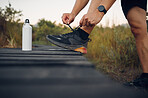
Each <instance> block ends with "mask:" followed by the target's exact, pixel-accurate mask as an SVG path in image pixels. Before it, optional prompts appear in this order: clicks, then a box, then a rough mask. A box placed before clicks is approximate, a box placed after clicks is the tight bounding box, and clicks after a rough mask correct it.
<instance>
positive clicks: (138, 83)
mask: <svg viewBox="0 0 148 98" xmlns="http://www.w3.org/2000/svg"><path fill="white" fill-rule="evenodd" d="M124 85H125V86H129V87H135V88H146V89H147V88H148V78H145V77H142V76H140V77H139V78H137V79H135V80H134V81H131V82H127V83H125V84H124Z"/></svg>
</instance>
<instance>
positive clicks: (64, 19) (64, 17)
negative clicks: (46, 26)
mask: <svg viewBox="0 0 148 98" xmlns="http://www.w3.org/2000/svg"><path fill="white" fill-rule="evenodd" d="M62 21H63V23H64V24H66V16H65V15H63V16H62Z"/></svg>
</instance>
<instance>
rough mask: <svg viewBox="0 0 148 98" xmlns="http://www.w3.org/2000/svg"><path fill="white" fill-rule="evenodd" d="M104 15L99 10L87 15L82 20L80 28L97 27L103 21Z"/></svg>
mask: <svg viewBox="0 0 148 98" xmlns="http://www.w3.org/2000/svg"><path fill="white" fill-rule="evenodd" d="M103 16H104V13H102V12H99V11H98V10H97V9H96V10H95V11H93V12H90V13H87V14H85V15H84V16H83V17H82V19H81V20H80V23H79V24H80V26H87V27H90V26H95V25H96V24H98V23H99V22H100V21H101V19H102V18H103Z"/></svg>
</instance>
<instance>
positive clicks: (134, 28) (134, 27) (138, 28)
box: [130, 22, 146, 38]
mask: <svg viewBox="0 0 148 98" xmlns="http://www.w3.org/2000/svg"><path fill="white" fill-rule="evenodd" d="M130 26H131V32H132V33H133V35H134V37H135V38H138V37H140V38H141V37H144V36H145V35H146V32H145V29H146V28H145V26H144V24H143V23H142V22H137V23H136V22H130Z"/></svg>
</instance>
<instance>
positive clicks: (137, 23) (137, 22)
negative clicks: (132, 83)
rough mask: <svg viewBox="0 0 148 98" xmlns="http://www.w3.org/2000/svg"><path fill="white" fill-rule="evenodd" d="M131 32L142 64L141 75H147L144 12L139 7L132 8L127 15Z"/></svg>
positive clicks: (147, 47)
mask: <svg viewBox="0 0 148 98" xmlns="http://www.w3.org/2000/svg"><path fill="white" fill-rule="evenodd" d="M127 19H128V22H129V24H130V26H131V31H132V33H133V35H134V37H135V40H136V47H137V52H138V55H139V58H140V61H141V64H142V69H143V73H148V34H147V25H146V12H145V10H144V9H142V8H139V7H133V8H132V9H130V10H129V12H128V14H127Z"/></svg>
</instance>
